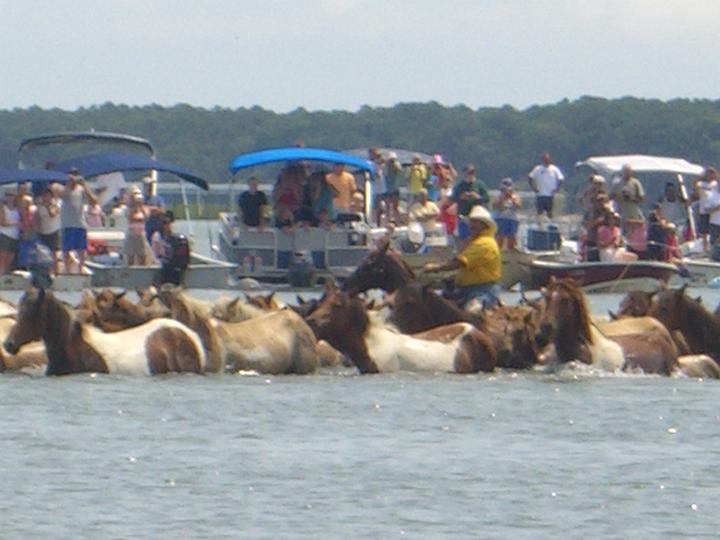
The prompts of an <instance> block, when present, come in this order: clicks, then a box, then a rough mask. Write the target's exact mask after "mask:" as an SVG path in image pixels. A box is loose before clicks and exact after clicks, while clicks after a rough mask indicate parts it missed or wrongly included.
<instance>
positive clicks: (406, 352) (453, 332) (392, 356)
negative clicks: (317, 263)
mask: <svg viewBox="0 0 720 540" xmlns="http://www.w3.org/2000/svg"><path fill="white" fill-rule="evenodd" d="M307 321H308V323H309V324H310V326H311V328H312V329H313V330H314V331H315V333H316V335H317V337H318V338H319V339H325V340H327V341H328V342H329V343H330V344H331V345H332V346H333V347H335V348H336V349H338V350H339V351H341V352H343V353H345V354H347V355H348V356H349V357H350V360H351V361H352V362H353V363H354V364H355V366H356V367H357V369H358V371H359V372H360V373H361V374H368V373H386V372H393V371H400V370H406V371H432V372H439V371H445V372H455V373H475V372H478V371H492V370H493V369H494V368H495V363H496V357H495V350H494V347H493V346H492V343H491V342H490V340H489V339H488V338H487V336H485V335H484V334H483V333H482V332H479V331H478V330H477V329H476V328H475V327H474V326H472V325H471V324H468V323H455V324H450V325H445V326H440V327H437V328H433V329H432V330H429V331H427V332H423V333H420V334H415V335H406V334H401V333H399V332H398V331H397V330H396V329H394V328H392V327H391V326H387V325H385V324H383V323H381V322H380V321H378V320H375V319H371V318H369V317H368V314H367V311H366V307H365V304H364V303H363V301H362V300H360V299H359V298H357V297H355V296H350V295H349V294H348V293H346V292H344V291H337V290H331V289H329V290H327V291H326V294H325V299H324V300H323V301H322V303H321V304H320V305H319V306H318V307H317V309H316V310H315V311H314V312H313V313H312V314H311V315H310V316H309V317H308V319H307Z"/></svg>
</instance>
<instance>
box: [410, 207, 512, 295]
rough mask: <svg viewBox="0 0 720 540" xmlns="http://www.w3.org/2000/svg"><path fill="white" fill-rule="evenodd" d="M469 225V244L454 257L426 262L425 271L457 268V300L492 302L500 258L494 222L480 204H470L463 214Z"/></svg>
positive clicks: (498, 288)
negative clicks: (468, 209) (467, 211)
mask: <svg viewBox="0 0 720 540" xmlns="http://www.w3.org/2000/svg"><path fill="white" fill-rule="evenodd" d="M464 219H465V220H467V223H468V226H469V229H470V242H469V244H468V246H467V247H466V248H465V249H464V250H463V251H462V252H461V253H460V254H459V255H458V256H457V257H455V258H453V259H450V260H449V261H447V262H444V263H427V264H425V267H424V270H425V271H426V272H444V271H447V270H457V271H458V272H457V275H456V277H455V285H456V287H457V289H456V290H457V292H458V293H459V297H460V300H462V302H463V304H467V302H469V301H470V300H472V299H473V298H476V299H478V300H479V301H480V302H482V303H483V304H484V305H485V306H494V305H496V304H497V303H498V302H499V299H500V285H499V282H500V278H501V277H502V260H501V258H500V248H499V247H498V244H497V241H496V240H495V233H496V232H497V224H496V223H495V220H494V219H493V218H492V216H491V215H490V212H488V211H487V209H485V208H484V207H482V206H479V205H478V206H473V207H472V209H471V211H470V213H469V214H468V216H467V217H466V218H464Z"/></svg>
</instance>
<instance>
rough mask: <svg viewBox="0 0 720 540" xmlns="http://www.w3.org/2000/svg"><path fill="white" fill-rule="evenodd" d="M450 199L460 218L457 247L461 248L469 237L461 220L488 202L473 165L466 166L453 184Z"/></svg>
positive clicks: (467, 228)
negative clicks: (473, 209)
mask: <svg viewBox="0 0 720 540" xmlns="http://www.w3.org/2000/svg"><path fill="white" fill-rule="evenodd" d="M451 199H452V200H453V201H454V202H455V203H456V204H457V215H458V217H459V218H460V223H458V228H457V239H458V240H459V241H460V242H459V243H458V245H459V246H460V247H462V245H463V244H465V243H466V241H467V239H468V238H469V237H470V228H469V225H468V222H467V221H464V220H463V219H462V218H463V217H467V216H468V215H470V210H472V208H473V207H474V206H476V205H482V206H486V205H487V204H488V202H489V201H490V196H489V195H488V191H487V187H486V186H485V184H484V183H483V182H482V180H479V179H478V178H477V177H476V176H475V165H466V166H465V169H464V170H463V177H462V179H461V180H460V181H459V182H458V183H457V184H455V187H454V188H453V192H452V196H451Z"/></svg>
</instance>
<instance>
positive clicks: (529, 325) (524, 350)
mask: <svg viewBox="0 0 720 540" xmlns="http://www.w3.org/2000/svg"><path fill="white" fill-rule="evenodd" d="M390 305H391V307H392V314H391V316H390V322H392V323H393V324H394V325H395V326H397V328H398V329H399V330H400V331H401V332H404V333H406V334H414V333H417V332H424V331H427V330H430V329H431V328H435V327H437V326H441V325H445V324H452V323H457V322H466V323H469V324H472V325H473V326H475V327H477V328H478V329H480V330H481V331H483V332H484V333H485V334H487V336H488V337H489V338H490V340H491V341H492V343H493V346H494V347H495V350H496V354H497V366H498V367H502V368H509V369H526V368H529V367H531V366H533V365H535V363H537V360H538V355H539V352H538V348H537V346H536V344H535V334H536V332H535V327H534V326H533V321H532V319H531V317H530V311H531V310H529V309H526V308H524V307H518V306H500V307H498V308H495V309H492V310H488V311H485V312H483V313H470V312H468V311H466V310H464V309H460V308H459V307H457V305H456V304H455V303H453V302H451V301H450V300H447V299H445V298H443V297H442V296H440V295H439V294H437V293H436V292H435V291H433V290H432V289H431V288H430V287H429V286H423V285H421V284H420V283H417V282H414V283H410V284H407V285H404V286H402V287H400V288H399V289H398V290H397V291H395V293H394V294H393V295H392V300H391V301H390Z"/></svg>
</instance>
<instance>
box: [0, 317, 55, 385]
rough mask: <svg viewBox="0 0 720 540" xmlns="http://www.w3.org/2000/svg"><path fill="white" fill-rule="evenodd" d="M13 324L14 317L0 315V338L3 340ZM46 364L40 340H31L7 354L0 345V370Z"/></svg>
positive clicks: (21, 368) (43, 347) (13, 369)
mask: <svg viewBox="0 0 720 540" xmlns="http://www.w3.org/2000/svg"><path fill="white" fill-rule="evenodd" d="M13 326H15V319H13V318H11V317H0V339H2V340H4V339H5V338H6V337H7V335H8V334H9V333H10V331H11V330H12V328H13ZM45 364H47V357H46V356H45V345H44V344H43V342H42V341H33V342H31V343H28V344H26V345H25V346H23V347H22V348H21V349H20V350H19V351H17V352H16V353H15V354H8V353H7V352H6V351H5V350H4V349H3V348H1V347H0V372H6V371H20V370H23V369H26V368H27V369H35V368H40V367H44V366H45Z"/></svg>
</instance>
